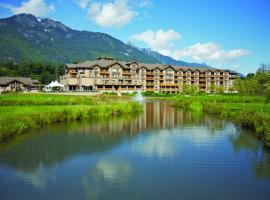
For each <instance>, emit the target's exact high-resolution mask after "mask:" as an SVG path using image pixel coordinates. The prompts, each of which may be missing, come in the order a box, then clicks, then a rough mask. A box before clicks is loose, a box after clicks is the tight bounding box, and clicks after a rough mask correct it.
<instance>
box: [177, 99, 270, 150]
mask: <svg viewBox="0 0 270 200" xmlns="http://www.w3.org/2000/svg"><path fill="white" fill-rule="evenodd" d="M264 102H265V101H264V97H253V96H250V97H249V96H246V97H240V96H196V97H194V96H192V97H191V96H186V97H185V96H181V97H174V106H176V107H181V108H186V109H190V110H193V111H200V110H201V111H202V112H206V113H209V114H214V115H218V116H220V117H223V118H225V119H228V120H231V121H233V122H234V123H235V124H238V125H240V126H242V127H245V128H249V129H252V130H254V132H255V133H256V134H257V136H258V137H260V138H262V140H263V142H264V144H265V145H266V146H268V147H270V104H265V103H264Z"/></svg>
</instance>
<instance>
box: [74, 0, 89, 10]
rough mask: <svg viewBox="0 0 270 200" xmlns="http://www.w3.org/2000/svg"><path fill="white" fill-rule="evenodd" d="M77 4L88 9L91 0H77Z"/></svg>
mask: <svg viewBox="0 0 270 200" xmlns="http://www.w3.org/2000/svg"><path fill="white" fill-rule="evenodd" d="M75 2H76V4H78V6H80V8H81V9H86V8H87V6H88V3H89V0H75Z"/></svg>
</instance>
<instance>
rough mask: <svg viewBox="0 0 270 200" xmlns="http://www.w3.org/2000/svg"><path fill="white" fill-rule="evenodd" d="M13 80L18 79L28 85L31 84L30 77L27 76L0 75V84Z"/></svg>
mask: <svg viewBox="0 0 270 200" xmlns="http://www.w3.org/2000/svg"><path fill="white" fill-rule="evenodd" d="M13 81H18V82H20V83H23V84H25V85H28V86H32V85H33V81H32V79H31V78H28V77H0V85H7V84H9V83H10V82H13Z"/></svg>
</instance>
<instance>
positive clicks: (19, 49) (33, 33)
mask: <svg viewBox="0 0 270 200" xmlns="http://www.w3.org/2000/svg"><path fill="white" fill-rule="evenodd" d="M0 52H1V55H0V59H1V60H10V59H12V60H15V61H20V60H34V61H54V62H72V61H75V60H77V61H78V60H81V61H83V60H89V59H96V58H97V57H99V56H105V55H110V56H113V57H116V58H118V59H121V60H139V61H141V62H150V63H156V62H158V61H157V60H156V59H155V58H153V57H152V56H150V55H146V54H144V53H143V52H141V51H140V50H138V49H136V48H134V47H131V46H128V45H126V44H124V43H123V42H121V41H120V40H117V39H115V38H113V37H111V36H110V35H108V34H104V33H95V32H89V31H77V30H73V29H71V28H69V27H67V26H65V25H64V24H62V23H60V22H57V21H54V20H51V19H40V18H36V17H35V16H33V15H30V14H19V15H15V16H12V17H9V18H5V19H1V20H0Z"/></svg>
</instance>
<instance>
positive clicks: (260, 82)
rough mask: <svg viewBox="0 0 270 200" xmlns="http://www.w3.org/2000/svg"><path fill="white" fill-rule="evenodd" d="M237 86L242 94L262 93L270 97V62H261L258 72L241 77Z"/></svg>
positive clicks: (261, 94)
mask: <svg viewBox="0 0 270 200" xmlns="http://www.w3.org/2000/svg"><path fill="white" fill-rule="evenodd" d="M236 87H237V90H238V93H239V94H240V95H247V96H250V95H251V96H255V95H260V96H267V97H269V98H270V64H268V65H266V64H261V66H260V68H259V69H258V70H257V72H256V73H249V74H248V75H247V76H246V77H244V78H239V79H238V80H237V82H236Z"/></svg>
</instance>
